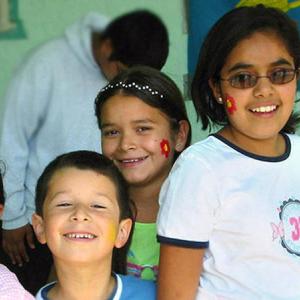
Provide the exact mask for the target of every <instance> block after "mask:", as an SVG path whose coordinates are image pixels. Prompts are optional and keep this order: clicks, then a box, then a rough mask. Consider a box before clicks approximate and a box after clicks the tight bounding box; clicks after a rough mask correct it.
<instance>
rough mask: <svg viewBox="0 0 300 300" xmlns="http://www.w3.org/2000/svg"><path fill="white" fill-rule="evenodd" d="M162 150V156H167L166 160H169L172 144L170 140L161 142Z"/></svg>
mask: <svg viewBox="0 0 300 300" xmlns="http://www.w3.org/2000/svg"><path fill="white" fill-rule="evenodd" d="M160 149H161V154H162V155H164V156H165V158H168V156H169V153H170V150H171V149H170V144H169V141H168V140H165V139H163V140H162V141H161V142H160Z"/></svg>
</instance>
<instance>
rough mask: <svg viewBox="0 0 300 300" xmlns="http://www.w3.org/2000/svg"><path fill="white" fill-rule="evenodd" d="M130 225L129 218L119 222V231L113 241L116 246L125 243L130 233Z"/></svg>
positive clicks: (118, 246) (119, 246)
mask: <svg viewBox="0 0 300 300" xmlns="http://www.w3.org/2000/svg"><path fill="white" fill-rule="evenodd" d="M131 227H132V220H131V219H124V220H122V221H121V222H120V225H119V231H118V234H117V238H116V241H115V247H116V248H122V247H123V246H124V245H125V244H126V242H127V240H128V238H129V235H130V231H131Z"/></svg>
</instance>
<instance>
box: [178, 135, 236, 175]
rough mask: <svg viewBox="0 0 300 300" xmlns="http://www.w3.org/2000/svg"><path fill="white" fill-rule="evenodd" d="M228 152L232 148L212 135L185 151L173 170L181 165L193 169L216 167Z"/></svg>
mask: <svg viewBox="0 0 300 300" xmlns="http://www.w3.org/2000/svg"><path fill="white" fill-rule="evenodd" d="M227 151H231V149H230V147H228V146H227V145H226V144H225V143H223V142H222V141H220V139H218V138H217V137H216V136H215V135H210V136H208V137H207V138H205V139H204V140H201V141H199V142H196V143H195V144H193V145H191V146H190V147H188V148H187V149H186V150H184V151H183V152H182V153H181V154H180V156H179V158H178V159H177V160H176V162H175V168H173V169H176V168H177V167H178V166H181V165H185V166H186V167H190V168H192V169H194V168H195V166H198V165H210V164H212V165H215V164H216V162H219V161H222V159H223V157H224V155H225V156H226V152H227Z"/></svg>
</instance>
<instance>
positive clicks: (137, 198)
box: [129, 179, 163, 223]
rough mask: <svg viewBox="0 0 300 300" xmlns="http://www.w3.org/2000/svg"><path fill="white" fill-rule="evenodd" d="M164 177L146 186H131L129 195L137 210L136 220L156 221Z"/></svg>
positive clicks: (144, 221)
mask: <svg viewBox="0 0 300 300" xmlns="http://www.w3.org/2000/svg"><path fill="white" fill-rule="evenodd" d="M162 183H163V179H162V180H161V181H156V182H154V183H152V184H148V185H146V186H132V185H131V186H130V187H129V196H130V199H131V200H132V201H133V202H134V204H135V208H136V211H137V217H136V221H137V222H141V223H155V222H156V217H157V213H158V209H159V205H158V196H159V191H160V188H161V185H162Z"/></svg>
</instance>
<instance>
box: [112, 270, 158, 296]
mask: <svg viewBox="0 0 300 300" xmlns="http://www.w3.org/2000/svg"><path fill="white" fill-rule="evenodd" d="M116 276H117V281H118V291H117V292H116V294H115V297H114V298H113V299H115V298H116V299H120V300H138V299H143V300H152V299H155V298H156V285H155V283H154V282H153V281H151V280H142V279H140V278H136V277H134V276H130V275H120V274H118V275H116ZM118 293H119V295H120V298H118V297H117V294H118Z"/></svg>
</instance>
